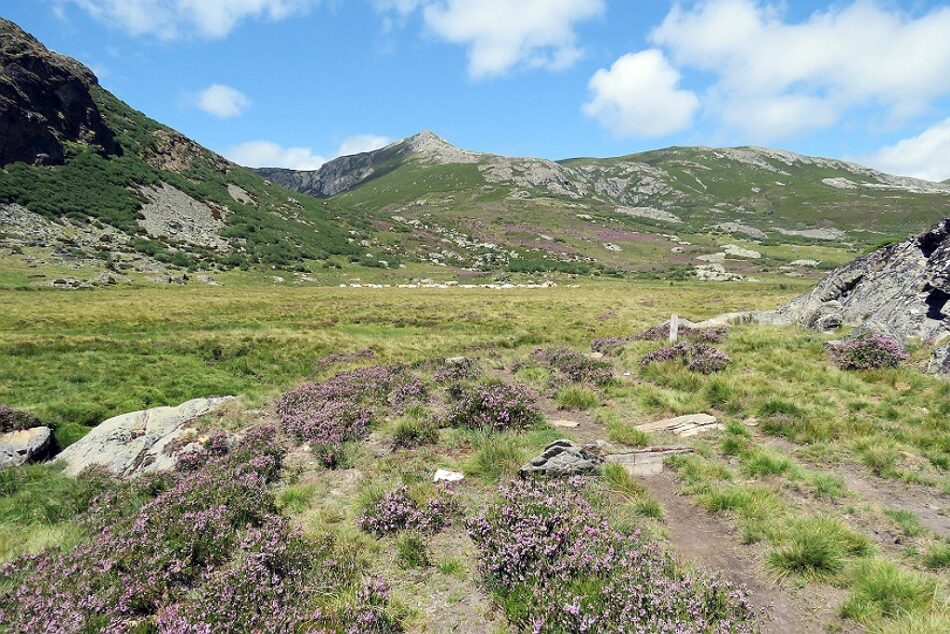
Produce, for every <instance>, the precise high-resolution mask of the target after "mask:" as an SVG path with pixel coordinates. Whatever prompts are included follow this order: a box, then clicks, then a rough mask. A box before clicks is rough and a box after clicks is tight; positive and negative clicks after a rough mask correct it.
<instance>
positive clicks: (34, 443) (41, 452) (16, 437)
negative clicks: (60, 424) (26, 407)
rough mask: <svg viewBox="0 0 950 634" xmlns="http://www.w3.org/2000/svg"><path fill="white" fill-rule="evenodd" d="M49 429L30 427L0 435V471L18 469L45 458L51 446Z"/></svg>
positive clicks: (51, 436) (51, 438)
mask: <svg viewBox="0 0 950 634" xmlns="http://www.w3.org/2000/svg"><path fill="white" fill-rule="evenodd" d="M52 441H53V434H52V431H51V430H50V428H49V427H31V428H30V429H18V430H15V431H11V432H7V433H5V434H0V469H6V468H7V467H19V466H20V465H24V464H27V463H28V462H36V461H37V460H40V459H42V458H43V457H45V456H46V454H47V452H48V451H49V449H50V447H51V446H52Z"/></svg>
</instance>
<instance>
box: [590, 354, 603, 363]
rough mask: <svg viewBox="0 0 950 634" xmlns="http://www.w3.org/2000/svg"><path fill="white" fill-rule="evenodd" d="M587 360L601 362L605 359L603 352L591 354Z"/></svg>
mask: <svg viewBox="0 0 950 634" xmlns="http://www.w3.org/2000/svg"><path fill="white" fill-rule="evenodd" d="M587 358H588V359H593V360H594V361H597V360H599V359H603V358H604V353H603V352H591V353H589V354H588V355H587Z"/></svg>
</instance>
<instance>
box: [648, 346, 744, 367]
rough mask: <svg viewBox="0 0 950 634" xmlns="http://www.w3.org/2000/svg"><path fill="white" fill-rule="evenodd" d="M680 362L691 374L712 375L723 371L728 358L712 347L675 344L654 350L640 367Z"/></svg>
mask: <svg viewBox="0 0 950 634" xmlns="http://www.w3.org/2000/svg"><path fill="white" fill-rule="evenodd" d="M673 360H678V361H681V362H682V363H683V364H684V365H685V366H686V369H688V370H690V371H692V372H701V373H703V374H712V373H713V372H719V371H720V370H723V369H725V367H726V366H727V365H728V364H729V361H730V359H729V356H728V355H727V354H726V353H725V352H722V351H721V350H719V349H718V348H713V347H712V346H707V345H702V344H697V345H694V344H691V343H686V342H683V343H677V344H674V345H671V346H664V347H662V348H660V349H659V350H654V351H653V352H651V353H650V354H648V355H647V356H645V357H643V359H642V360H641V361H640V367H644V368H645V367H647V366H648V365H651V364H653V363H660V362H663V361H673Z"/></svg>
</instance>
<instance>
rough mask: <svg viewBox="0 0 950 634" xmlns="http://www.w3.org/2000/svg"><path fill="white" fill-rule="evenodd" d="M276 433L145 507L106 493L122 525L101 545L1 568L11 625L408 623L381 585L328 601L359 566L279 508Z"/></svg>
mask: <svg viewBox="0 0 950 634" xmlns="http://www.w3.org/2000/svg"><path fill="white" fill-rule="evenodd" d="M275 432H276V430H275V429H274V428H273V427H270V426H262V427H259V428H256V429H254V430H251V431H250V432H248V433H247V434H246V435H245V437H244V439H243V440H242V441H241V442H240V443H239V444H238V445H237V446H236V447H234V448H233V449H232V450H231V451H230V452H229V453H227V454H226V455H219V456H211V457H209V459H208V461H207V462H206V463H205V464H204V465H203V466H198V467H197V468H195V470H193V471H190V472H185V473H182V474H179V475H177V476H171V475H169V476H164V477H165V478H168V479H171V480H172V481H171V482H170V483H168V486H167V487H165V489H163V490H161V491H160V492H158V493H157V495H156V496H155V497H154V499H152V500H151V501H150V502H148V503H146V504H145V505H143V506H142V507H141V508H140V509H139V510H138V511H137V512H133V513H127V514H123V513H121V512H116V511H114V510H113V509H112V506H113V505H114V504H115V503H116V501H117V497H116V496H115V495H112V494H111V493H110V494H108V495H105V496H101V497H100V499H97V500H96V501H95V502H94V503H93V505H92V509H91V515H97V514H98V513H99V512H100V511H101V510H102V509H106V510H107V511H110V512H112V513H113V517H114V521H112V522H111V523H105V522H101V521H100V522H98V526H99V527H100V532H99V533H98V534H97V535H95V536H94V537H93V539H92V541H90V542H88V543H85V544H81V545H80V546H77V547H76V548H74V549H73V550H71V551H68V552H57V551H50V550H47V551H45V552H43V553H40V554H38V555H30V556H24V557H21V558H19V559H17V560H14V561H12V562H10V563H8V564H6V565H4V566H2V567H0V629H2V630H3V631H4V632H9V633H21V632H22V633H26V632H53V633H67V632H69V633H72V632H99V631H104V632H128V631H141V632H146V631H148V632H161V633H166V632H167V633H172V632H174V633H179V632H195V633H198V632H201V633H205V632H215V631H224V630H227V631H249V632H250V631H256V632H264V631H267V632H270V631H278V632H296V631H307V632H326V633H330V632H333V633H342V632H363V631H371V632H380V633H389V632H397V631H400V628H399V625H398V623H396V622H394V621H392V620H391V619H390V618H389V617H388V616H387V615H386V614H385V606H386V602H387V599H386V594H385V593H382V594H380V592H379V591H378V588H377V586H376V585H375V584H370V585H369V586H367V587H366V588H364V589H363V590H361V591H360V592H359V593H357V598H356V601H354V602H352V603H350V604H349V605H344V606H342V607H333V608H325V609H323V610H320V609H318V608H317V603H316V602H317V600H318V599H320V598H322V597H325V596H327V595H328V594H331V592H332V593H339V592H340V591H341V590H345V589H346V587H349V586H352V585H353V583H355V582H356V581H357V578H356V576H357V567H356V565H355V562H352V561H348V560H347V558H346V557H340V556H338V555H337V554H336V553H335V552H334V551H333V549H332V545H331V544H316V545H315V544H312V543H310V542H307V541H304V538H303V537H301V536H300V535H299V534H297V533H295V532H293V531H291V530H290V529H289V528H288V524H287V521H286V519H284V518H282V517H280V516H279V514H278V513H277V508H276V505H275V503H274V499H273V496H272V494H271V493H270V491H269V485H270V483H271V482H272V481H273V480H274V479H275V478H276V476H277V472H278V470H279V468H280V462H281V458H282V454H283V452H282V451H281V449H280V448H279V447H278V446H277V445H276V444H275V441H274V437H275ZM210 444H211V446H212V447H214V446H215V445H216V444H217V442H216V441H213V442H211V443H210ZM157 481H158V480H156V481H154V482H153V481H149V480H145V482H146V486H149V483H151V485H154V484H155V482H157ZM362 623H370V624H372V626H373V628H375V629H368V630H367V629H362V626H361V624H362Z"/></svg>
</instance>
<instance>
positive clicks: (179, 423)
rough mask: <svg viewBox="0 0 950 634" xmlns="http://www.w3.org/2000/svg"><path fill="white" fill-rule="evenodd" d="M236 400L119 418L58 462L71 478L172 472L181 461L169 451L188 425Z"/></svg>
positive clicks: (72, 447)
mask: <svg viewBox="0 0 950 634" xmlns="http://www.w3.org/2000/svg"><path fill="white" fill-rule="evenodd" d="M233 399H234V397H233V396H214V397H210V398H196V399H192V400H190V401H186V402H184V403H182V404H181V405H178V406H176V407H154V408H152V409H146V410H140V411H137V412H130V413H128V414H121V415H119V416H115V417H113V418H110V419H108V420H105V421H103V422H101V423H99V425H97V426H96V427H94V428H93V429H92V431H90V432H89V433H88V434H86V435H85V436H83V437H82V438H81V439H80V440H78V441H77V442H75V443H73V444H72V445H70V446H69V447H67V448H66V449H65V450H63V452H62V453H61V454H59V456H57V457H56V460H57V461H62V462H65V463H66V468H65V469H64V471H65V472H66V473H68V474H70V475H77V474H79V473H80V472H82V471H83V470H84V469H86V468H87V467H91V466H101V467H105V469H106V470H107V471H109V473H112V474H114V475H119V476H128V475H132V474H134V473H137V472H139V471H162V470H168V469H172V468H174V466H175V463H176V462H177V459H176V457H175V456H174V452H172V451H169V450H170V449H171V447H172V446H173V445H172V441H173V440H175V439H176V438H177V437H178V436H179V435H180V434H181V433H182V431H183V430H184V427H185V425H186V424H187V423H189V422H191V421H192V420H194V419H196V418H198V417H199V416H204V415H205V414H209V413H210V412H213V411H214V410H215V409H217V408H218V407H220V406H221V405H222V404H224V403H226V402H228V401H230V400H233Z"/></svg>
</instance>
